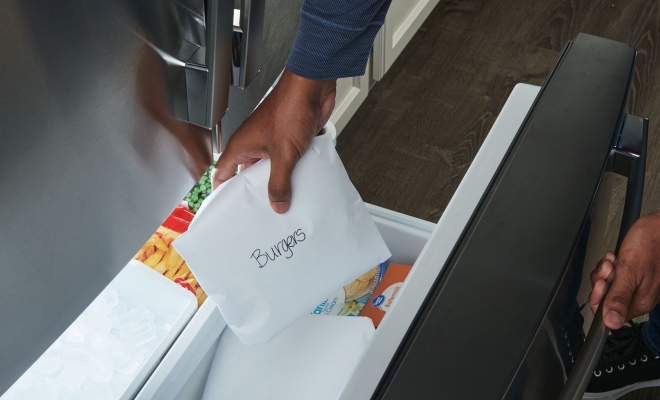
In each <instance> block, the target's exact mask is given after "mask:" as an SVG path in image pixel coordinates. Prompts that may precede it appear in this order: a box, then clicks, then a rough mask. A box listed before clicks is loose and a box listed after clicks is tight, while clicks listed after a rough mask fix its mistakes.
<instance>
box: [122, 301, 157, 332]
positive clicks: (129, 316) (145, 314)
mask: <svg viewBox="0 0 660 400" xmlns="http://www.w3.org/2000/svg"><path fill="white" fill-rule="evenodd" d="M140 319H146V320H147V321H151V322H154V313H152V312H151V311H149V309H147V307H145V306H144V304H140V305H138V306H136V307H133V308H132V309H130V310H129V311H127V312H126V313H125V314H124V315H122V316H121V317H120V318H119V324H120V326H121V327H123V326H124V325H126V324H129V323H132V322H134V321H137V320H140Z"/></svg>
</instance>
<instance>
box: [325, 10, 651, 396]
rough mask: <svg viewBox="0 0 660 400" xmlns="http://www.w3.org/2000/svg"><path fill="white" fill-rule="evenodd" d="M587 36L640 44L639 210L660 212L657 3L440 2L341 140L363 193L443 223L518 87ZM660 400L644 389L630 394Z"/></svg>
mask: <svg viewBox="0 0 660 400" xmlns="http://www.w3.org/2000/svg"><path fill="white" fill-rule="evenodd" d="M578 32H586V33H590V34H594V35H598V36H603V37H607V38H610V39H614V40H619V41H622V42H627V43H630V44H631V45H632V46H633V47H635V48H636V49H637V51H638V58H637V66H636V71H635V76H634V80H633V83H632V88H631V90H630V95H629V99H628V104H627V110H626V111H627V112H629V113H632V114H635V115H640V116H644V117H648V118H649V119H650V129H649V157H648V164H647V174H646V187H645V191H644V196H645V198H644V204H643V213H647V212H650V211H653V210H655V209H657V208H658V207H660V135H659V133H660V123H658V122H657V121H656V115H659V114H660V64H659V63H660V1H655V0H608V1H602V0H563V1H557V0H499V1H493V0H491V1H487V0H449V1H447V0H443V1H441V3H440V4H439V5H438V6H437V7H436V9H435V10H434V11H433V13H432V14H431V15H430V16H429V18H428V19H427V20H426V22H425V23H424V24H423V26H422V28H421V29H420V30H419V32H417V34H416V35H415V36H414V37H413V39H412V40H411V42H410V43H409V44H408V46H407V47H406V49H405V50H404V51H403V53H402V54H401V56H400V57H399V58H398V59H397V61H396V62H395V63H394V65H393V66H392V68H391V69H390V71H388V73H387V74H386V75H385V77H384V78H383V79H382V80H381V81H380V82H378V83H376V85H375V86H374V87H373V89H372V91H371V92H370V93H369V96H368V97H367V99H366V100H365V102H364V103H363V105H362V106H361V107H360V109H359V110H358V112H357V113H356V114H355V116H354V117H353V118H352V119H351V121H350V122H349V123H348V125H347V126H346V128H345V129H344V131H343V132H342V134H341V135H340V136H339V139H338V144H337V150H338V151H339V154H340V156H341V158H342V160H343V161H344V164H345V165H346V169H347V170H348V173H349V175H350V177H351V180H352V181H353V183H354V184H355V186H356V187H357V189H358V191H359V192H360V194H361V195H362V197H363V199H364V200H365V201H367V202H369V203H373V204H376V205H379V206H382V207H386V208H389V209H392V210H395V211H399V212H402V213H406V214H409V215H413V216H416V217H418V218H422V219H426V220H429V221H433V222H436V221H437V220H438V219H439V218H440V216H441V215H442V213H443V211H444V209H445V207H446V206H447V203H448V202H449V200H450V199H451V196H452V194H453V193H454V191H455V190H456V187H457V186H458V184H459V182H460V181H461V179H462V177H463V175H464V174H465V172H466V171H467V168H468V167H469V165H470V162H471V161H472V159H473V158H474V156H475V154H476V152H477V150H478V149H479V147H480V146H481V144H482V143H483V141H484V139H485V137H486V135H487V134H488V131H489V130H490V127H491V126H492V124H493V122H494V121H495V118H496V117H497V115H498V113H499V111H500V110H501V108H502V106H503V105H504V102H505V101H506V99H507V97H508V96H509V94H510V93H511V90H512V89H513V87H514V86H515V85H516V84H517V83H531V84H535V85H541V84H543V81H544V80H545V78H546V76H547V74H548V73H549V72H550V69H551V68H552V66H553V64H554V62H555V60H556V59H557V57H558V56H559V52H560V50H561V49H562V47H563V46H564V44H565V43H566V41H567V40H571V39H573V38H575V36H576V35H577V33H578ZM656 398H660V390H658V389H645V390H639V391H636V392H633V393H631V394H629V395H627V396H625V397H624V399H626V400H633V399H634V400H643V399H656Z"/></svg>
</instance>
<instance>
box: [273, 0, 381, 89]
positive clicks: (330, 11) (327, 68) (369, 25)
mask: <svg viewBox="0 0 660 400" xmlns="http://www.w3.org/2000/svg"><path fill="white" fill-rule="evenodd" d="M390 3H391V0H305V3H304V4H303V7H302V10H301V19H300V27H299V29H298V35H297V37H296V41H295V44H294V46H293V49H292V50H291V53H290V54H289V58H288V59H287V61H286V64H285V65H286V67H287V69H289V70H290V71H291V72H293V73H294V74H296V75H299V76H302V77H305V78H308V79H315V80H331V79H338V78H344V77H349V76H360V75H363V74H364V71H365V68H366V65H367V60H368V58H369V52H370V51H371V47H372V45H373V41H374V38H375V36H376V34H377V33H378V30H379V29H380V27H381V26H382V25H383V23H384V22H385V15H386V14H387V10H388V9H389V6H390Z"/></svg>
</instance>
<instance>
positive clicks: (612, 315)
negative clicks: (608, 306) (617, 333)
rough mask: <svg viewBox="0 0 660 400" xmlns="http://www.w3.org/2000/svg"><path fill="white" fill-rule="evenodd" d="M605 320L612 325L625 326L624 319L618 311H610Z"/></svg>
mask: <svg viewBox="0 0 660 400" xmlns="http://www.w3.org/2000/svg"><path fill="white" fill-rule="evenodd" d="M605 319H607V321H608V322H609V323H610V324H612V325H616V326H623V317H622V316H621V314H619V313H618V312H616V311H608V312H607V315H605Z"/></svg>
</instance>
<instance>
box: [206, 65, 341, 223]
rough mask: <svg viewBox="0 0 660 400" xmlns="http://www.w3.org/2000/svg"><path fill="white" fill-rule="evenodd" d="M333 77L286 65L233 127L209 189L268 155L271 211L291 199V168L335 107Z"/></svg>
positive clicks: (285, 206) (282, 210)
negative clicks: (308, 73) (313, 77)
mask: <svg viewBox="0 0 660 400" xmlns="http://www.w3.org/2000/svg"><path fill="white" fill-rule="evenodd" d="M336 83H337V81H336V80H328V81H315V80H311V79H306V78H303V77H300V76H298V75H295V74H294V73H292V72H291V71H289V70H284V72H283V73H282V77H281V78H280V80H279V82H278V83H277V85H275V87H274V88H273V90H272V91H271V92H270V94H269V95H268V96H267V97H266V98H265V99H264V101H263V102H262V103H261V104H260V105H259V107H257V109H256V110H254V112H253V113H252V115H250V117H249V118H248V119H246V120H245V122H243V124H242V125H241V126H240V127H239V128H238V130H236V132H235V133H234V134H233V135H232V136H231V138H230V139H229V142H228V143H227V148H226V149H225V150H224V151H223V152H222V155H221V156H220V159H219V160H218V163H217V165H216V172H215V175H214V176H213V189H215V188H217V187H218V186H219V185H221V184H222V183H224V182H225V181H227V180H228V179H230V178H231V177H232V176H234V173H235V172H236V170H237V169H239V167H240V170H243V169H245V168H248V167H249V166H251V165H252V164H254V163H256V162H257V161H259V160H261V159H262V158H270V160H271V170H270V179H269V181H268V198H269V200H270V204H271V207H272V208H273V210H275V212H277V213H280V214H284V213H285V212H287V211H288V210H289V206H290V205H291V174H292V173H293V169H294V167H295V166H296V163H297V162H298V160H299V159H300V157H302V155H303V154H305V151H306V150H307V148H308V147H309V145H310V143H311V142H312V139H313V138H314V136H315V135H316V134H317V133H318V132H319V131H320V130H321V129H322V128H323V126H324V125H325V124H326V123H327V122H328V119H329V118H330V114H332V110H333V109H334V107H335V88H336Z"/></svg>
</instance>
